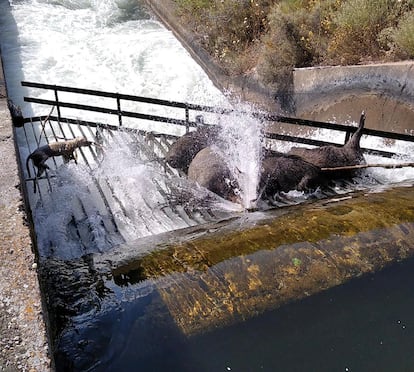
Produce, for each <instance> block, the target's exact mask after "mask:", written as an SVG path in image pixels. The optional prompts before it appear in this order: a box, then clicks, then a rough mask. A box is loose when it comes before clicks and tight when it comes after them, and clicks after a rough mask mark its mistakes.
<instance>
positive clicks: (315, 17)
mask: <svg viewBox="0 0 414 372" xmlns="http://www.w3.org/2000/svg"><path fill="white" fill-rule="evenodd" d="M175 1H176V2H177V4H178V5H179V9H180V14H181V16H182V17H183V19H184V21H185V22H186V24H188V25H190V27H191V28H192V29H193V31H194V32H195V33H196V34H197V35H198V37H199V40H200V42H201V43H202V44H203V46H204V47H205V48H206V49H207V50H208V51H209V53H210V54H211V55H212V56H214V57H215V58H216V59H217V60H218V61H219V63H220V64H221V65H222V66H223V67H224V68H225V69H226V70H227V71H228V73H229V74H235V75H239V74H254V75H255V76H256V77H257V78H258V80H259V81H261V82H262V83H263V84H265V85H267V86H271V87H273V88H275V89H277V90H278V91H285V90H286V89H288V87H289V84H290V78H291V72H292V68H293V67H309V66H315V65H328V64H341V65H349V64H357V63H366V62H369V61H396V60H404V59H410V58H414V0H175Z"/></svg>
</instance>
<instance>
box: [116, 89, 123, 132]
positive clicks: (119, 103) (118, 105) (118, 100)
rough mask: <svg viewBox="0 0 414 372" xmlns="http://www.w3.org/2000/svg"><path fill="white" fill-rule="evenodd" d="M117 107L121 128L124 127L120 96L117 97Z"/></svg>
mask: <svg viewBox="0 0 414 372" xmlns="http://www.w3.org/2000/svg"><path fill="white" fill-rule="evenodd" d="M116 105H117V108H118V121H119V126H120V127H122V113H121V99H120V98H119V94H118V93H117V95H116Z"/></svg>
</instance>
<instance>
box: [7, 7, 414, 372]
mask: <svg viewBox="0 0 414 372" xmlns="http://www.w3.org/2000/svg"><path fill="white" fill-rule="evenodd" d="M0 30H1V39H0V42H1V47H2V53H3V58H4V69H5V73H6V77H7V88H8V92H9V95H10V96H11V98H12V99H13V100H14V101H15V102H16V103H17V104H19V105H21V106H22V108H23V111H24V114H25V116H30V115H33V114H45V113H47V112H44V111H42V110H44V108H42V107H38V106H34V105H28V104H25V103H24V102H23V98H22V97H23V96H24V95H26V93H27V91H26V90H25V89H26V88H22V87H21V86H20V81H22V80H28V81H35V82H44V83H50V84H59V85H67V86H76V87H81V88H87V89H97V90H104V91H113V92H120V93H126V94H133V95H142V96H149V97H154V98H161V99H167V100H175V101H183V102H191V103H198V104H206V105H210V106H228V105H230V103H229V100H228V99H227V98H226V96H225V95H223V94H222V93H221V92H219V91H218V90H217V89H216V88H215V87H214V86H213V84H212V83H211V82H210V81H209V79H208V78H207V76H206V75H205V74H204V72H203V71H202V69H201V68H200V67H199V66H198V65H197V64H196V63H195V62H194V61H193V60H192V59H191V58H190V56H189V54H188V53H187V52H186V51H185V50H184V49H183V48H182V46H181V45H180V44H179V43H178V41H177V40H176V39H175V38H174V37H173V35H172V33H171V32H169V31H168V30H166V29H165V28H164V27H162V26H161V25H160V23H159V22H157V21H156V20H154V19H153V18H151V16H150V15H149V14H148V13H147V12H146V11H145V9H144V8H143V7H142V4H141V3H140V1H139V0H118V1H115V0H100V1H98V0H72V1H71V0H43V1H42V0H14V1H7V0H0ZM243 109H244V110H249V108H246V107H243ZM97 119H99V118H97ZM241 122H242V123H245V124H246V125H244V126H243V125H240V123H241ZM221 124H223V127H225V133H226V136H225V137H226V138H225V139H226V141H227V144H228V146H224V147H223V148H222V149H221V151H223V152H224V154H225V155H226V157H227V158H228V159H229V161H230V164H229V165H230V167H231V168H232V169H234V170H236V171H237V173H238V174H239V175H240V177H241V179H240V181H241V182H240V185H241V188H242V190H243V193H244V202H243V203H244V206H245V207H247V206H249V202H250V200H252V199H254V197H255V193H256V184H255V179H256V176H257V172H258V159H259V156H260V154H259V151H258V148H259V147H260V141H261V138H260V129H261V127H260V123H257V122H256V121H255V120H253V119H251V118H248V119H246V118H245V117H241V116H240V115H238V114H235V115H234V116H232V117H230V118H227V119H223V122H222V123H221ZM316 136H317V137H318V138H323V139H327V140H332V141H336V140H338V141H342V139H337V138H332V135H330V134H327V133H325V132H323V131H322V132H317V133H316ZM120 141H121V140H120ZM121 142H122V141H121ZM362 145H363V146H366V145H370V146H374V147H375V146H376V147H378V148H380V149H384V147H385V144H384V142H383V141H382V140H378V141H376V143H374V142H373V140H369V143H367V139H366V138H363V142H362ZM20 146H21V147H22V146H23V145H22V143H20ZM387 146H388V148H389V149H390V150H394V151H399V152H401V153H403V154H406V155H405V156H404V157H403V158H402V159H391V160H389V161H390V162H400V161H401V160H404V161H405V160H410V161H413V159H414V155H413V154H414V149H413V148H412V146H406V145H404V144H399V143H398V142H396V143H394V144H392V145H387ZM286 149H287V147H286V145H284V144H279V145H278V150H286ZM21 150H22V152H23V154H24V151H25V149H24V148H23V149H21ZM27 151H28V150H26V152H27ZM108 152H111V156H110V157H107V158H106V159H105V160H104V162H102V163H101V166H100V168H99V169H96V170H95V172H96V173H95V174H94V176H100V177H105V178H107V179H109V180H110V183H111V184H112V186H113V189H114V194H115V195H116V197H117V198H119V199H122V198H124V200H125V203H126V204H127V205H128V206H129V208H130V210H131V214H130V215H131V216H132V217H130V220H129V221H125V225H126V226H127V228H128V231H127V234H126V235H128V236H130V237H131V239H132V238H133V237H137V236H143V235H145V234H146V233H148V231H141V229H143V230H145V226H144V227H143V225H140V224H139V221H141V220H142V217H143V216H153V214H154V210H155V209H156V207H157V205H158V204H159V201H158V200H156V199H154V200H152V199H151V198H150V201H152V202H153V203H150V204H149V205H148V200H147V201H146V203H142V201H141V199H140V195H141V194H142V192H143V191H145V192H146V193H147V194H149V195H151V190H152V186H153V183H152V181H154V180H156V181H157V182H160V183H161V182H164V180H163V179H162V175H161V174H160V173H158V172H157V171H155V172H154V171H153V170H152V169H151V168H149V167H147V166H146V165H145V164H142V163H140V162H139V161H137V159H136V158H134V154H131V152H130V148H129V147H128V146H127V145H126V146H121V147H117V148H108ZM230 154H231V156H230ZM368 161H369V162H377V159H375V158H370V157H369V158H368ZM119 164H121V165H122V166H119ZM62 168H63V169H62V170H61V173H60V176H61V177H62V178H60V180H61V183H60V185H59V186H60V187H61V189H60V190H61V191H62V190H64V191H65V193H62V196H61V197H60V198H59V199H58V203H57V200H56V199H53V198H52V197H51V198H50V199H46V200H45V203H44V204H45V205H44V206H43V209H41V210H40V211H38V212H37V214H35V217H36V223H37V224H38V228H39V226H40V228H39V231H40V233H39V232H38V236H39V241H38V244H39V245H40V246H42V245H44V246H46V245H48V244H49V243H50V242H52V245H54V246H55V247H56V249H58V248H60V249H61V251H60V252H58V254H57V256H58V257H59V258H63V259H71V258H74V257H79V256H80V254H81V253H82V252H78V251H77V247H76V246H74V245H71V244H70V242H68V240H67V236H66V233H67V230H66V225H67V223H68V219H70V218H71V215H70V209H71V204H70V198H68V197H67V195H74V194H76V195H77V196H78V197H80V198H81V197H82V196H83V193H84V190H86V189H87V188H88V187H90V185H91V183H92V182H91V178H90V173H89V171H86V170H85V169H84V168H82V167H75V166H74V165H73V164H71V165H69V166H68V167H62ZM66 180H72V183H66ZM73 180H75V181H76V182H75V185H74V184H73ZM120 180H122V182H120ZM407 180H408V181H411V182H412V181H413V180H414V171H413V169H411V168H404V169H399V170H384V169H380V168H376V169H372V170H368V171H366V172H365V173H364V174H363V176H362V177H361V178H360V179H359V180H358V182H360V184H361V185H362V186H367V185H369V184H375V185H378V184H389V183H397V182H402V181H407ZM85 195H87V194H86V193H85ZM154 195H155V194H154ZM301 197H303V195H302V196H301ZM56 205H59V210H58V211H56V210H55V209H56ZM151 207H152V210H151ZM223 208H230V207H229V206H228V205H227V206H223ZM90 218H91V220H90V221H89V225H90V226H92V225H96V228H94V229H92V230H93V233H94V244H95V245H96V246H97V247H98V250H100V248H102V247H107V246H109V247H110V246H111V245H113V244H116V243H117V242H116V241H110V242H108V241H105V237H104V236H103V234H102V233H101V231H100V226H101V224H100V221H94V220H93V218H94V215H92V216H91V217H90ZM146 224H147V226H149V225H150V224H151V227H150V229H148V230H151V231H152V232H164V231H168V230H173V229H175V228H177V226H174V225H167V224H162V223H158V221H157V220H154V221H151V220H149V221H148V220H147V221H146ZM144 225H145V223H144ZM43 227H45V228H43ZM178 227H179V226H178ZM157 229H158V230H157ZM42 242H44V244H43V243H42ZM41 253H43V254H44V255H45V256H46V257H49V256H50V255H52V253H51V252H41ZM54 254H56V252H55V253H54ZM410 265H411V266H412V263H411V264H410ZM393 274H395V275H397V274H398V273H394V272H393V271H389V272H388V273H385V274H384V275H385V276H380V277H379V280H378V283H380V284H377V282H374V280H373V279H372V278H370V279H368V280H367V281H365V282H364V284H363V285H362V287H361V288H362V290H361V288H360V287H359V285H358V284H355V282H354V283H353V284H351V285H349V286H348V287H345V288H342V289H338V290H336V291H334V292H328V294H326V295H321V296H319V297H316V298H314V299H309V300H307V301H305V303H302V304H295V305H292V306H290V307H288V308H287V309H285V310H280V311H276V312H274V313H270V314H267V315H265V316H264V317H260V318H258V319H257V320H255V321H254V322H250V323H249V322H248V323H246V324H242V325H239V326H236V327H232V328H230V329H224V330H220V331H217V332H212V333H210V334H208V335H206V336H203V335H202V336H198V337H195V338H193V339H192V340H187V339H183V338H182V336H181V335H178V334H177V330H176V329H175V328H174V326H173V325H167V326H165V324H163V325H158V324H148V323H147V322H145V320H146V319H145V316H144V315H142V314H141V313H140V311H141V308H140V306H141V305H142V304H141V303H135V302H134V301H133V300H131V301H126V300H125V299H123V300H124V302H123V305H122V306H124V308H123V309H122V313H123V314H124V315H119V318H120V319H121V318H122V317H124V318H126V319H127V320H126V321H124V323H122V324H123V326H124V327H125V328H127V327H128V329H116V325H117V323H116V321H117V320H119V319H117V320H114V319H112V318H110V319H109V318H108V319H107V318H105V309H103V314H104V315H103V319H102V320H101V319H98V320H97V323H98V325H99V326H100V327H98V328H97V329H95V328H91V329H92V330H91V331H90V332H95V335H96V334H97V333H98V332H103V333H104V336H103V337H107V338H109V339H110V341H108V343H109V344H110V347H109V350H110V351H111V352H112V354H110V353H109V354H106V352H107V351H108V350H107V349H105V350H104V353H103V355H95V356H94V358H98V359H99V358H102V360H104V363H107V365H108V366H111V367H114V368H115V369H116V370H125V371H126V370H136V368H135V367H136V365H137V364H138V363H140V365H141V367H142V370H144V371H146V370H148V371H150V370H154V369H153V368H154V366H158V367H159V369H158V370H171V371H173V370H176V371H187V370H188V371H189V370H192V371H194V370H200V371H211V370H217V371H221V370H223V371H226V370H227V371H230V370H249V371H256V370H265V371H274V370H277V369H278V368H280V370H282V371H296V370H301V371H302V370H319V371H323V370H327V371H328V370H329V371H331V370H338V371H346V370H349V371H354V370H361V369H358V368H357V367H355V368H353V367H354V366H368V367H367V368H369V367H370V366H375V367H376V368H375V370H381V365H380V363H381V361H385V362H386V363H385V364H384V368H385V369H387V368H388V367H391V366H392V364H393V362H394V360H395V359H398V360H401V361H402V360H403V358H404V356H405V355H404V352H405V350H407V348H409V347H408V346H407V345H410V344H409V341H411V343H412V331H411V328H412V326H413V322H412V319H411V318H410V317H409V315H408V314H407V311H406V310H407V309H412V308H413V305H412V299H410V298H408V297H409V295H410V293H411V292H410V290H412V288H411V287H410V286H407V287H405V288H406V291H404V290H402V289H401V286H403V285H404V283H407V282H409V281H410V279H412V278H411V276H410V273H409V271H403V272H402V273H401V275H400V276H398V278H399V279H398V280H399V282H398V283H397V284H401V286H400V287H393V286H392V285H390V286H389V287H388V290H387V292H386V295H385V297H386V300H387V301H390V302H391V303H392V304H393V305H395V306H393V307H390V308H389V309H388V310H389V311H388V312H384V313H381V314H382V315H381V316H378V313H377V312H378V308H380V307H381V306H382V303H380V302H381V301H379V300H378V298H377V296H378V297H380V296H381V289H382V287H381V283H382V284H384V285H386V284H387V283H388V282H389V281H391V280H392V278H393ZM371 282H374V285H373V286H372V285H371V284H372V283H371ZM356 283H358V282H356ZM375 284H376V285H375ZM107 285H110V284H107ZM115 287H116V286H114V288H112V289H113V290H114V292H116V291H117V289H116V288H115ZM355 287H357V290H358V295H357V296H359V297H358V298H353V299H352V300H350V301H348V299H349V297H350V296H352V294H351V293H350V290H349V289H354V290H355ZM399 289H401V291H399ZM118 291H119V289H118ZM131 291H132V290H131ZM341 291H342V292H341ZM364 291H365V294H366V295H365V296H364V293H363V292H364ZM395 291H397V292H398V293H397V295H395ZM127 292H128V289H125V292H122V295H123V296H125V297H127V296H128V293H127ZM138 292H139V290H137V292H136V293H132V294H131V298H132V297H133V296H135V295H136V296H139V293H138ZM329 293H330V294H329ZM361 293H362V294H361ZM145 295H146V296H147V297H150V296H149V295H148V294H145ZM360 297H361V298H360ZM362 297H363V298H362ZM143 298H144V300H143V301H147V299H146V298H145V296H143ZM406 298H408V300H409V301H407V304H406V305H407V307H405V306H404V305H405V304H403V302H404V300H405V299H406ZM364 300H366V301H365V302H364ZM371 300H372V301H371ZM358 301H362V302H363V305H364V307H363V309H362V310H363V311H362V312H359V311H356V312H354V313H352V311H353V310H354V309H355V308H356V307H358V306H359V305H360V304H358ZM394 302H395V303H394ZM350 303H351V304H353V305H354V306H350V305H349V304H350ZM103 305H104V304H103ZM320 309H324V311H322V312H320V311H319V310H320ZM330 309H332V310H330ZM344 309H345V310H344ZM312 312H314V313H316V314H314V315H312V314H311V313H312ZM333 312H334V313H335V315H332V313H333ZM348 313H351V315H348ZM360 317H362V318H367V322H365V323H364V322H363V321H362V320H361V318H360ZM79 318H82V314H81V316H80V317H79ZM153 319H156V317H154V318H153ZM77 321H79V322H81V321H82V319H77ZM100 322H101V323H100ZM346 322H352V324H353V325H354V327H353V328H352V327H351V328H352V329H353V330H354V332H352V331H349V329H348V325H345V326H344V324H345V323H346ZM310 324H316V326H314V327H313V326H310ZM378 324H380V326H378ZM130 325H132V327H131V329H129V327H130ZM403 326H404V328H403ZM374 328H375V329H374ZM338 329H347V330H348V331H349V332H347V333H346V334H345V335H344V336H343V337H342V336H340V335H339V333H338V332H337V330H338ZM365 329H366V330H367V332H364V330H365ZM128 330H129V332H128ZM86 332H88V330H86ZM105 332H106V333H105ZM124 334H128V337H130V339H129V340H124V339H122V337H123V335H124ZM327 335H329V337H327ZM344 338H346V339H345V340H344ZM121 339H122V340H121ZM62 340H63V341H62V342H65V341H68V344H70V341H71V340H65V339H64V338H63V339H62ZM314 342H315V344H313V343H314ZM392 342H395V343H397V344H398V343H400V344H401V348H399V347H398V345H397V346H396V345H392ZM103 343H104V342H103ZM326 343H328V345H327V344H326ZM310 345H311V346H312V347H310ZM384 345H385V346H384ZM121 346H122V347H121ZM137 348H139V352H138V351H137V350H136V349H137ZM275 348H276V351H275ZM296 348H298V351H296ZM367 349H368V350H369V351H368V354H369V355H368V357H364V356H363V355H362V354H364V353H366V352H367ZM382 349H385V351H386V354H382V358H380V359H378V360H379V361H378V363H377V362H376V361H375V359H376V357H375V356H374V355H375V354H376V353H377V352H378V353H381V350H382ZM292 350H294V352H293V351H292ZM393 353H395V355H397V356H396V357H395V358H394V357H393V355H392V354H393ZM77 358H82V356H79V355H78V356H77ZM406 360H407V359H404V363H403V362H401V367H403V368H405V367H407V365H406V362H405V361H406ZM370 361H371V362H372V363H371V364H370V363H369V362H370ZM395 362H396V363H397V362H398V361H395ZM309 363H312V365H310V364H309ZM409 366H411V367H412V366H413V364H411V365H409ZM313 367H315V368H313ZM407 368H408V369H407ZM407 368H406V370H409V367H407ZM115 369H114V370H115ZM98 370H99V368H98ZM364 370H367V369H364Z"/></svg>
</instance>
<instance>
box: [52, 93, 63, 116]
mask: <svg viewBox="0 0 414 372" xmlns="http://www.w3.org/2000/svg"><path fill="white" fill-rule="evenodd" d="M53 91H54V92H55V101H56V111H57V115H58V120H59V121H60V118H61V116H60V107H59V98H58V90H57V88H56V86H55V87H54V89H53Z"/></svg>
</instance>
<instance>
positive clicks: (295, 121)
mask: <svg viewBox="0 0 414 372" xmlns="http://www.w3.org/2000/svg"><path fill="white" fill-rule="evenodd" d="M22 85H23V86H27V87H33V88H41V89H51V90H58V91H65V92H72V93H79V94H89V95H96V96H101V97H112V98H117V99H118V98H119V99H125V100H130V101H137V102H144V103H152V104H158V105H163V106H170V107H178V108H187V109H190V110H195V111H204V112H211V113H217V114H225V115H227V114H230V113H232V112H234V110H232V109H223V108H217V107H212V106H202V105H195V104H188V103H182V102H175V101H167V100H160V99H154V98H148V97H140V96H133V95H126V94H119V93H111V92H102V91H97V90H90V89H81V88H72V87H65V86H60V85H50V84H42V83H33V82H25V81H23V82H22ZM24 100H25V101H26V102H33V103H40V104H45V105H59V106H60V107H66V108H72V109H78V110H87V111H95V112H100V113H105V114H112V115H122V116H128V117H133V118H139V119H144V120H152V121H160V122H164V123H172V124H178V125H186V124H187V125H188V123H187V122H186V121H185V120H181V119H173V118H167V117H163V116H156V115H147V114H141V113H134V112H130V111H121V112H119V111H118V110H117V109H108V108H104V107H98V106H88V105H81V104H75V103H67V102H60V101H59V102H56V101H53V100H45V99H39V98H33V97H25V98H24ZM241 114H243V112H241ZM245 114H247V115H251V116H253V117H256V118H258V119H260V120H265V121H274V122H280V123H285V124H292V125H298V126H307V127H313V128H324V129H330V130H337V131H341V132H345V133H353V132H355V131H356V130H357V127H354V126H350V125H344V124H335V123H327V122H321V121H315V120H307V119H300V118H293V117H287V116H280V115H275V114H269V113H259V112H253V113H248V112H246V113H245ZM190 126H196V124H195V123H190ZM363 134H365V135H370V136H376V137H381V138H389V139H394V140H401V141H409V142H414V136H413V135H409V134H403V133H395V132H385V131H380V130H374V129H367V128H364V129H363ZM302 143H304V142H302Z"/></svg>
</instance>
